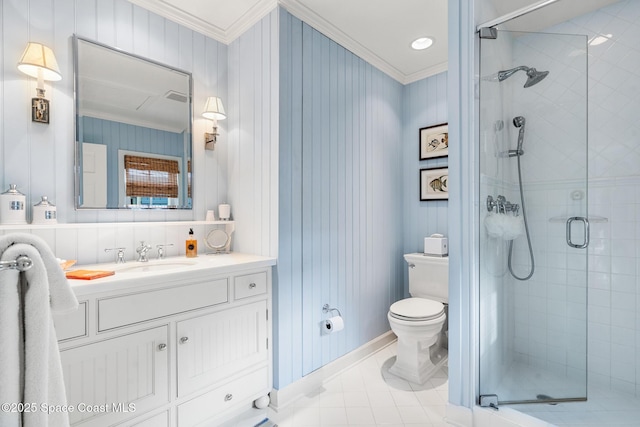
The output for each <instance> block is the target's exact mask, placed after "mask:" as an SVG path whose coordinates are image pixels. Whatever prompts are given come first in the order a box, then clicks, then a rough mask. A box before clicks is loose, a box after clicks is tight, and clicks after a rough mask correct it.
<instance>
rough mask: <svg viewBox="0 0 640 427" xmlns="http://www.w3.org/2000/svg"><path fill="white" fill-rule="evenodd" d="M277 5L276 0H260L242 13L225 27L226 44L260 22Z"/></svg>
mask: <svg viewBox="0 0 640 427" xmlns="http://www.w3.org/2000/svg"><path fill="white" fill-rule="evenodd" d="M277 7H278V0H261V1H260V2H259V3H257V4H256V5H255V6H253V7H252V8H251V9H249V10H248V11H247V13H245V14H244V15H242V16H241V17H240V18H238V20H237V21H236V22H234V23H233V24H232V25H231V26H230V27H229V29H227V34H226V36H227V40H229V41H228V42H226V43H227V44H230V43H231V42H232V41H234V40H235V39H237V38H238V37H240V36H241V35H242V34H243V33H244V32H245V31H247V30H248V29H249V28H251V27H253V26H254V25H255V24H257V23H258V22H260V20H261V19H262V18H264V17H265V16H267V15H268V14H269V13H271V11H272V10H273V9H275V8H277Z"/></svg>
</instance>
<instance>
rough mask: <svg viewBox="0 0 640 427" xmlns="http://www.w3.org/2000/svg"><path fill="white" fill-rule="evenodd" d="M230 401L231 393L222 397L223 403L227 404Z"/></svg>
mask: <svg viewBox="0 0 640 427" xmlns="http://www.w3.org/2000/svg"><path fill="white" fill-rule="evenodd" d="M231 399H233V394H231V393H229V394H227V395H226V396H225V397H224V401H225V402H228V401H230V400H231Z"/></svg>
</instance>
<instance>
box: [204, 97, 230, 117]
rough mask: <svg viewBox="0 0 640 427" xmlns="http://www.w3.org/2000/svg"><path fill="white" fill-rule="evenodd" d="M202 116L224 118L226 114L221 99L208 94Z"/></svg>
mask: <svg viewBox="0 0 640 427" xmlns="http://www.w3.org/2000/svg"><path fill="white" fill-rule="evenodd" d="M202 117H204V118H205V119H209V120H224V119H226V118H227V114H226V113H225V112H224V106H223V105H222V100H221V99H220V98H218V97H217V96H210V97H209V98H207V103H206V104H205V106H204V111H203V113H202Z"/></svg>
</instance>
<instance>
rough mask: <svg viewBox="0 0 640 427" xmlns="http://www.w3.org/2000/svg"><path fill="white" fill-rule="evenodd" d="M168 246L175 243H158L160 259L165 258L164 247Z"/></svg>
mask: <svg viewBox="0 0 640 427" xmlns="http://www.w3.org/2000/svg"><path fill="white" fill-rule="evenodd" d="M167 246H173V243H165V244H164V245H156V248H158V259H164V248H166V247H167Z"/></svg>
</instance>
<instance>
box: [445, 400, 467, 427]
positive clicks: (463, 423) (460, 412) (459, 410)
mask: <svg viewBox="0 0 640 427" xmlns="http://www.w3.org/2000/svg"><path fill="white" fill-rule="evenodd" d="M446 414H447V415H446V416H445V421H446V422H447V424H450V425H452V426H456V427H471V426H473V411H472V410H471V409H469V408H467V407H466V406H458V405H453V404H451V403H448V404H447V412H446Z"/></svg>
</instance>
